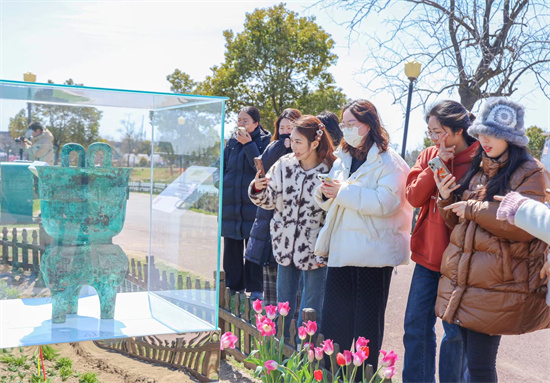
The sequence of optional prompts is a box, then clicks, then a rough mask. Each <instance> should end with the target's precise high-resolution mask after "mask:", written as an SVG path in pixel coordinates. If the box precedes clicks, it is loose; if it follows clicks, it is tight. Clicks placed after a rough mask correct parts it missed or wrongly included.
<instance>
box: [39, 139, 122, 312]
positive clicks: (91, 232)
mask: <svg viewBox="0 0 550 383" xmlns="http://www.w3.org/2000/svg"><path fill="white" fill-rule="evenodd" d="M73 151H75V152H76V153H77V158H78V161H77V163H78V166H77V167H70V166H69V155H70V153H71V152H73ZM98 151H101V152H103V164H102V165H101V166H95V164H94V161H95V155H96V153H97V152H98ZM111 158H112V149H111V147H110V146H109V145H108V144H104V143H94V144H91V145H90V146H89V147H88V153H87V156H86V152H85V150H84V148H83V147H82V146H81V145H79V144H66V145H65V146H63V148H62V150H61V166H39V167H37V172H38V179H39V194H40V209H41V213H42V223H43V226H44V230H45V231H46V233H48V234H49V235H50V236H52V237H53V245H51V246H49V247H48V248H47V249H46V253H45V255H44V257H43V258H42V262H41V272H42V275H43V277H44V280H45V281H46V283H47V286H48V287H49V288H50V291H51V294H52V318H53V322H54V323H63V322H65V319H66V314H75V313H76V308H77V305H78V294H79V292H80V289H81V288H82V286H83V285H90V286H92V287H94V288H95V289H96V291H97V292H98V295H99V299H100V304H101V318H103V319H112V318H113V316H114V308H115V300H116V290H117V288H118V286H120V284H121V283H122V281H123V280H124V276H125V274H126V271H127V269H128V257H127V256H126V254H125V253H124V251H123V250H122V249H121V248H120V247H119V246H117V245H114V244H113V243H112V238H113V237H114V236H115V235H117V234H118V233H120V231H121V230H122V228H123V226H124V218H125V216H126V200H127V199H128V181H129V177H130V172H131V171H132V169H130V168H113V167H112V166H111Z"/></svg>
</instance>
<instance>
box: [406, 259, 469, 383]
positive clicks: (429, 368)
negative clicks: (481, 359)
mask: <svg viewBox="0 0 550 383" xmlns="http://www.w3.org/2000/svg"><path fill="white" fill-rule="evenodd" d="M440 276H441V274H440V273H438V272H436V271H432V270H430V269H427V268H425V267H424V266H421V265H419V264H416V267H415V269H414V274H413V277H412V281H411V288H410V291H409V298H408V301H407V309H406V311H405V335H404V336H403V344H404V346H405V356H404V361H403V383H409V382H423V383H426V382H435V362H436V361H435V351H436V347H437V343H436V335H435V329H434V326H435V321H436V319H437V317H436V316H435V300H436V298H437V286H438V284H439V277H440ZM443 329H444V330H445V335H444V336H443V339H441V350H440V353H439V381H440V382H441V383H447V382H453V383H456V382H467V381H468V367H467V362H466V350H465V349H464V344H463V341H462V335H461V333H460V329H459V327H458V326H456V325H454V324H450V323H447V322H445V321H443Z"/></svg>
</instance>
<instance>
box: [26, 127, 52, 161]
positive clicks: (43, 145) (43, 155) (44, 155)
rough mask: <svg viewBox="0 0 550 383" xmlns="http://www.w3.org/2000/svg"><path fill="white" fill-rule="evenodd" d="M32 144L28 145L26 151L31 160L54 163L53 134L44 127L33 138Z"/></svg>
mask: <svg viewBox="0 0 550 383" xmlns="http://www.w3.org/2000/svg"><path fill="white" fill-rule="evenodd" d="M31 142H32V145H26V148H25V152H26V153H27V154H28V155H29V159H30V160H31V161H43V162H47V163H48V164H49V165H53V134H52V133H51V132H50V131H49V130H48V129H44V130H43V131H42V133H40V134H39V135H38V136H35V137H32V138H31Z"/></svg>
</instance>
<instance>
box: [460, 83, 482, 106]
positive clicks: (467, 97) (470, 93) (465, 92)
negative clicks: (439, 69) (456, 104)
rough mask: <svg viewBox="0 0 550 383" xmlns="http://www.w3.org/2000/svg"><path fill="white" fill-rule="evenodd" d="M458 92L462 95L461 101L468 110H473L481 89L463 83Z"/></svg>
mask: <svg viewBox="0 0 550 383" xmlns="http://www.w3.org/2000/svg"><path fill="white" fill-rule="evenodd" d="M458 94H459V95H460V103H461V104H462V105H464V107H465V108H466V110H468V111H471V110H472V109H473V107H474V105H475V103H476V102H477V101H478V100H479V99H480V93H479V90H478V89H475V88H472V87H469V86H467V85H462V84H461V85H460V86H459V88H458Z"/></svg>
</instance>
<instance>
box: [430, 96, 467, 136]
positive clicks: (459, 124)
mask: <svg viewBox="0 0 550 383" xmlns="http://www.w3.org/2000/svg"><path fill="white" fill-rule="evenodd" d="M430 117H435V118H437V120H438V121H439V123H440V124H441V126H447V127H448V128H449V129H451V131H452V132H453V133H457V132H459V131H460V130H461V129H462V138H464V141H466V144H467V145H468V146H470V145H472V144H473V143H474V142H476V139H475V138H473V137H472V136H470V135H469V134H468V128H469V127H470V125H472V122H474V120H475V119H476V118H475V116H474V115H473V114H472V113H470V112H468V111H467V110H466V108H465V107H464V106H463V105H462V104H461V103H459V102H456V101H453V100H443V101H439V102H438V103H436V104H434V105H432V107H431V108H430V110H428V112H427V113H426V116H425V118H426V122H428V120H429V119H430Z"/></svg>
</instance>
